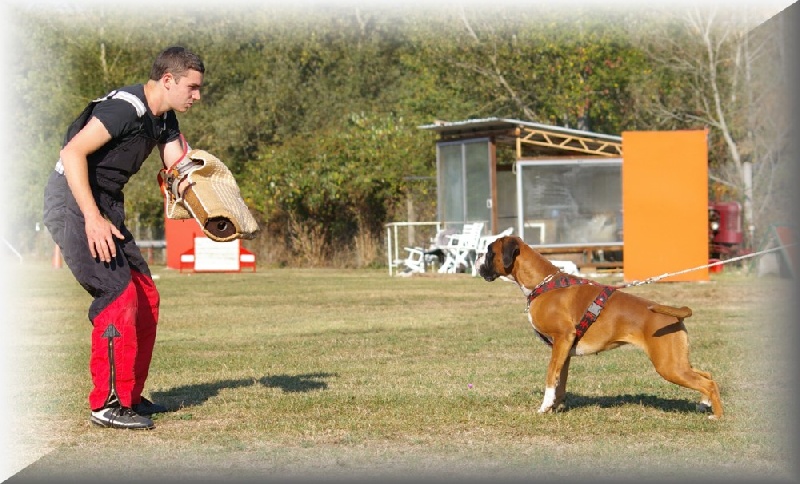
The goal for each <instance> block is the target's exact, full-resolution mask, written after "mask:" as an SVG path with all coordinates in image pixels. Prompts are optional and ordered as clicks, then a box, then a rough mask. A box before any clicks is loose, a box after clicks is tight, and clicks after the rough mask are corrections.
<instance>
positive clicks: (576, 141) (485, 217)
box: [420, 118, 708, 280]
mask: <svg viewBox="0 0 800 484" xmlns="http://www.w3.org/2000/svg"><path fill="white" fill-rule="evenodd" d="M420 129H425V130H429V131H433V132H435V133H437V134H438V135H439V139H438V141H437V143H436V163H437V188H438V204H437V211H438V221H437V222H438V223H440V224H442V225H444V226H445V227H447V226H448V225H459V226H460V225H463V224H464V223H470V222H485V223H486V227H487V229H486V233H487V234H496V233H499V232H502V231H503V230H505V229H506V228H508V227H513V228H514V233H515V234H517V235H519V236H521V237H522V238H523V240H525V242H526V243H528V244H530V245H532V246H534V247H535V248H536V249H537V250H538V251H540V252H542V253H544V254H549V255H551V256H552V257H555V256H556V255H558V256H559V258H564V257H563V256H564V255H567V256H570V257H571V258H572V259H573V261H574V262H575V263H576V264H577V265H578V266H579V268H580V269H581V270H582V271H593V270H602V269H613V270H618V269H620V268H622V267H623V254H622V253H623V247H624V248H625V261H624V268H625V277H626V279H628V280H633V279H637V280H638V279H640V278H647V277H652V276H657V275H661V274H663V273H664V272H667V270H661V269H662V267H669V270H670V271H672V270H675V271H677V270H681V269H687V268H690V267H696V266H700V265H703V264H706V263H707V262H708V253H707V249H708V221H707V217H708V193H707V190H708V187H707V183H708V179H707V177H708V173H707V163H708V160H707V147H706V143H707V139H706V137H707V133H706V132H705V131H683V132H648V133H646V134H641V133H640V132H626V133H623V135H622V136H612V135H605V134H599V133H593V132H589V131H582V130H575V129H569V128H562V127H558V126H549V125H543V124H539V123H532V122H526V121H520V120H516V119H505V118H487V119H472V120H466V121H458V122H446V121H436V122H434V123H433V124H430V125H424V126H420ZM625 142H627V143H630V144H631V147H632V149H631V153H630V155H631V156H633V158H632V160H631V163H630V170H629V169H628V165H629V163H628V162H629V160H628V157H629V153H628V150H627V147H626V149H625V150H623V144H624V143H625ZM623 151H624V152H623ZM634 158H635V159H634ZM623 166H625V177H623V176H622V174H623ZM623 179H624V180H625V185H624V186H623ZM626 187H627V188H626ZM643 204H644V205H643ZM623 205H624V207H625V209H624V210H623ZM645 205H646V206H647V207H649V208H650V209H651V210H649V211H648V212H647V213H643V211H642V210H640V209H641V207H642V206H645ZM647 214H649V215H650V216H648V215H647ZM623 227H625V230H623ZM629 256H630V257H629ZM631 257H632V259H631ZM659 262H661V263H663V264H659ZM629 270H630V272H629ZM631 278H633V279H631ZM707 278H708V271H707V270H701V271H698V272H697V273H687V274H686V275H682V276H678V277H673V278H670V279H668V280H698V279H699V280H702V279H707Z"/></svg>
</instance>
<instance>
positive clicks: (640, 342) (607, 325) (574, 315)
mask: <svg viewBox="0 0 800 484" xmlns="http://www.w3.org/2000/svg"><path fill="white" fill-rule="evenodd" d="M475 264H476V266H477V267H478V273H479V274H480V275H481V277H483V278H484V279H485V280H487V281H489V282H491V281H494V280H495V279H497V278H498V277H503V278H506V279H508V280H510V281H512V282H515V283H516V284H517V285H519V287H520V289H522V292H523V294H525V296H526V297H527V298H528V304H529V306H528V318H529V319H530V322H531V324H532V325H533V328H534V330H535V331H536V332H537V333H538V334H539V336H540V337H541V338H542V339H543V340H544V341H545V342H546V343H548V344H549V345H551V346H552V353H551V355H550V364H549V365H548V366H547V377H546V379H545V392H544V401H543V402H542V406H541V408H539V413H544V412H548V411H551V410H553V409H554V408H556V407H557V406H558V405H559V404H561V403H562V402H563V400H564V395H565V392H566V386H567V372H568V369H569V360H570V357H571V356H573V355H576V356H581V355H591V354H594V353H598V352H600V351H604V350H610V349H614V348H616V347H618V346H621V345H624V344H633V345H636V346H638V347H639V348H641V349H642V350H644V352H645V353H647V356H649V357H650V360H651V361H652V362H653V365H654V366H655V369H656V371H657V372H658V374H659V375H661V376H662V377H664V378H665V379H666V380H667V381H670V382H672V383H675V384H678V385H681V386H684V387H687V388H691V389H694V390H697V391H699V392H700V393H701V394H702V399H701V401H700V404H699V405H698V409H701V410H704V411H706V410H708V409H709V408H710V409H712V410H713V415H710V416H709V418H719V417H721V416H722V402H720V398H719V389H718V387H717V384H716V383H715V382H714V380H712V379H711V375H710V374H709V373H707V372H704V371H700V370H695V369H694V368H692V366H691V364H690V363H689V337H688V335H687V332H686V327H685V326H684V324H683V319H684V318H687V317H689V316H691V314H692V310H691V309H689V308H687V307H685V306H684V307H682V308H674V307H671V306H665V305H661V304H657V303H655V302H653V301H649V300H647V299H644V298H641V297H638V296H635V295H632V294H628V293H625V292H622V291H619V290H614V289H613V288H610V287H608V286H603V285H601V284H598V283H594V282H592V281H589V280H588V279H581V278H576V277H574V276H569V275H567V274H563V273H561V272H560V271H559V269H558V267H556V266H555V265H554V264H553V263H551V262H550V261H548V260H547V259H545V258H544V257H543V256H541V255H540V254H539V253H538V252H536V251H535V250H533V249H532V248H531V247H530V246H528V245H526V244H525V242H523V241H522V239H521V238H519V237H516V236H508V237H502V238H499V239H497V240H495V241H494V242H492V243H491V244H489V246H488V247H487V252H486V253H485V254H483V255H481V256H479V257H478V259H477V261H476V262H475ZM609 293H610V294H609ZM582 318H583V319H582ZM586 318H588V320H587V319H586Z"/></svg>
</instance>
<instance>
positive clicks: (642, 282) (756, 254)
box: [614, 243, 796, 289]
mask: <svg viewBox="0 0 800 484" xmlns="http://www.w3.org/2000/svg"><path fill="white" fill-rule="evenodd" d="M794 245H796V244H794V243H792V244H788V245H780V246H778V247H773V248H771V249H765V250H762V251H759V252H753V253H750V254H745V255H740V256H738V257H732V258H730V259H725V260H720V261H717V262H712V263H711V264H704V265H702V266H697V267H692V268H691V269H684V270H682V271H677V272H667V273H664V274H661V275H660V276H654V277H650V278H648V279H645V280H643V281H633V282H629V283H627V284H621V285H619V286H614V287H617V288H619V289H622V288H626V287H632V286H641V285H644V284H650V283H651V282H656V281H659V280H661V279H664V278H665V277H670V276H677V275H679V274H685V273H687V272H692V271H697V270H700V269H705V268H706V267H714V266H720V265H723V264H727V263H729V262H736V261H740V260H743V259H748V258H750V257H756V256H759V255H764V254H767V253H769V252H776V251H778V250H781V249H785V248H786V247H792V246H794Z"/></svg>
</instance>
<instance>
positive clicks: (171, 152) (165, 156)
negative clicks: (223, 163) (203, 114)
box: [158, 136, 194, 195]
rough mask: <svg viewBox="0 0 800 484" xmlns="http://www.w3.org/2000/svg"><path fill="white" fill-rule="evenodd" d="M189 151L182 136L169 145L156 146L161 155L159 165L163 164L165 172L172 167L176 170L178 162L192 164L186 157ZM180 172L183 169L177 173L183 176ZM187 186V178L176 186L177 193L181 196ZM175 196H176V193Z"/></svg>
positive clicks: (187, 144)
mask: <svg viewBox="0 0 800 484" xmlns="http://www.w3.org/2000/svg"><path fill="white" fill-rule="evenodd" d="M190 149H191V148H190V147H189V143H187V142H186V140H185V139H184V138H183V136H180V137H179V138H176V139H174V140H172V141H170V142H169V143H165V144H162V145H158V151H159V154H160V155H161V163H163V165H164V168H166V169H167V170H169V169H170V168H173V167H176V168H177V167H178V164H179V163H180V162H186V163H189V164H194V163H193V162H192V161H191V160H190V159H189V157H188V156H186V154H187V153H188V152H189V150H190ZM182 166H183V165H182ZM182 170H183V168H181V169H180V170H179V171H180V172H181V173H182V174H183V173H184V172H183V171H182ZM188 185H189V179H188V178H184V179H183V180H181V182H180V183H179V185H178V193H181V194H182V193H183V192H184V190H186V187H187V186H188ZM175 195H177V193H176V194H175Z"/></svg>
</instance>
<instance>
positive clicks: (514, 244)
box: [503, 237, 519, 271]
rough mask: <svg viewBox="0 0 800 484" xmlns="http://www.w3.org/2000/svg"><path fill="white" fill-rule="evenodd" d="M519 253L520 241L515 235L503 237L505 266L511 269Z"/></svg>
mask: <svg viewBox="0 0 800 484" xmlns="http://www.w3.org/2000/svg"><path fill="white" fill-rule="evenodd" d="M517 255H519V242H518V240H517V239H516V238H515V237H506V238H504V239H503V267H504V268H505V269H506V271H510V270H511V268H512V266H513V265H514V259H516V258H517Z"/></svg>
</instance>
